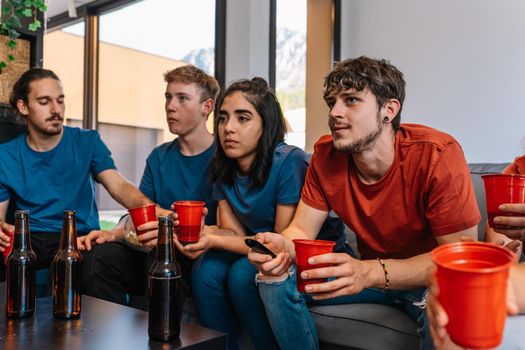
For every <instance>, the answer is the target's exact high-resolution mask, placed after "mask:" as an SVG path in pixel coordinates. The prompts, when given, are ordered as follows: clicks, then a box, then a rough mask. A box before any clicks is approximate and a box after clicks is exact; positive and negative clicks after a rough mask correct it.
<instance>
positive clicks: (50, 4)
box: [46, 0, 94, 18]
mask: <svg viewBox="0 0 525 350" xmlns="http://www.w3.org/2000/svg"><path fill="white" fill-rule="evenodd" d="M92 1H94V0H48V1H47V13H46V14H47V17H48V18H51V17H53V16H56V15H59V14H61V13H63V12H67V10H68V3H70V2H73V3H74V4H75V7H79V6H82V5H84V4H87V3H88V2H92Z"/></svg>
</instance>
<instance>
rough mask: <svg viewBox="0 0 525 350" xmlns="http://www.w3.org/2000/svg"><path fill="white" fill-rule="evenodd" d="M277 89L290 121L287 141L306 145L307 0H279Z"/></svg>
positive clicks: (299, 145)
mask: <svg viewBox="0 0 525 350" xmlns="http://www.w3.org/2000/svg"><path fill="white" fill-rule="evenodd" d="M275 67H276V77H275V84H276V92H277V97H278V98H279V102H280V103H281V107H282V109H283V112H284V115H285V117H286V120H287V122H288V127H289V131H288V138H287V140H286V141H287V143H288V144H291V145H296V146H298V147H300V148H302V149H304V146H305V113H306V109H305V80H306V0H277V35H276V53H275Z"/></svg>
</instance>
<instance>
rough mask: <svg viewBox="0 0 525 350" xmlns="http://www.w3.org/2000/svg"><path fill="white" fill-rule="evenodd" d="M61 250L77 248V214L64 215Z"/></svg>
mask: <svg viewBox="0 0 525 350" xmlns="http://www.w3.org/2000/svg"><path fill="white" fill-rule="evenodd" d="M60 249H61V250H71V249H73V250H77V226H76V219H75V215H68V214H65V215H64V222H63V225H62V236H61V237H60Z"/></svg>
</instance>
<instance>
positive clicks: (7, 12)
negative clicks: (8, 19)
mask: <svg viewBox="0 0 525 350" xmlns="http://www.w3.org/2000/svg"><path fill="white" fill-rule="evenodd" d="M12 9H13V8H12V7H11V5H9V4H6V5H5V6H4V11H3V12H4V15H8V14H10V13H11V10H12Z"/></svg>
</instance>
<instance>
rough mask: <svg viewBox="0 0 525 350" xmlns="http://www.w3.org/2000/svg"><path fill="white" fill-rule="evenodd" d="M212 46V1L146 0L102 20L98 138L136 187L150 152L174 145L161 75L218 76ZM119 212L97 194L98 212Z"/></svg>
mask: <svg viewBox="0 0 525 350" xmlns="http://www.w3.org/2000/svg"><path fill="white" fill-rule="evenodd" d="M159 9H162V11H159ZM137 23H140V25H136V24H137ZM214 41H215V0H192V1H174V0H148V1H143V2H138V3H134V4H132V5H129V6H126V7H124V8H121V9H119V10H116V11H113V12H110V13H107V14H103V15H101V16H100V61H99V67H100V73H99V110H98V121H99V131H100V134H101V136H102V139H103V140H104V141H105V142H106V144H107V145H108V147H109V148H110V149H111V151H112V154H113V158H114V159H115V162H116V164H117V167H118V169H119V171H120V172H121V173H122V174H123V175H124V176H125V177H126V178H127V179H128V180H130V181H131V182H133V183H134V184H136V185H139V183H140V179H141V177H142V172H143V170H144V165H145V162H146V158H147V156H148V154H149V153H150V152H151V150H152V149H153V148H154V147H155V146H157V145H159V144H161V143H163V142H167V141H170V140H172V139H173V138H174V136H173V135H172V134H171V133H170V132H169V130H168V127H167V124H166V116H165V112H164V91H165V89H166V83H165V82H164V79H163V74H164V73H165V72H166V71H168V70H171V69H173V68H176V67H178V66H181V65H184V64H187V63H192V64H194V65H196V66H197V67H199V68H201V69H203V70H205V71H206V72H207V73H208V74H211V75H213V73H214V72H213V70H214V62H215V61H214ZM210 120H212V119H211V118H210ZM117 208H120V206H119V205H118V204H117V203H115V202H114V201H113V199H111V198H110V196H109V194H107V193H106V192H105V191H100V197H99V209H117Z"/></svg>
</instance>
